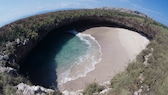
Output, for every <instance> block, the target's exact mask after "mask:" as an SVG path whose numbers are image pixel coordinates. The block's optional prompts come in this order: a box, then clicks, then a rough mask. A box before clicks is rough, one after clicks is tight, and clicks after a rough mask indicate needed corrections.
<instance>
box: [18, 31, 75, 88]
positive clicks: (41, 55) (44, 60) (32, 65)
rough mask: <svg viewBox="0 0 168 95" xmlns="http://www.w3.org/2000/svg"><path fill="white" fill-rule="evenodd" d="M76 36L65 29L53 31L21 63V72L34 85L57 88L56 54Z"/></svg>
mask: <svg viewBox="0 0 168 95" xmlns="http://www.w3.org/2000/svg"><path fill="white" fill-rule="evenodd" d="M72 37H74V35H73V34H71V33H68V32H66V31H65V30H63V29H57V30H53V31H51V32H50V33H49V34H48V35H47V36H46V37H45V38H44V39H43V40H42V41H40V42H39V43H38V45H37V46H36V47H35V48H34V49H33V50H32V51H31V52H30V53H29V55H28V56H27V58H26V60H25V61H24V63H22V64H21V65H20V69H19V73H20V74H22V75H23V76H25V77H28V78H29V80H30V81H31V82H32V83H33V84H34V85H40V86H44V87H47V88H52V89H57V81H56V80H57V72H56V68H57V62H56V60H54V59H55V56H56V55H57V53H59V51H60V50H61V48H62V46H63V45H65V44H66V42H67V41H68V40H69V39H71V38H72Z"/></svg>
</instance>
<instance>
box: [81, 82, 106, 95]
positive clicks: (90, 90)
mask: <svg viewBox="0 0 168 95" xmlns="http://www.w3.org/2000/svg"><path fill="white" fill-rule="evenodd" d="M103 89H104V87H103V86H100V85H98V84H97V83H92V84H90V85H88V87H87V88H86V89H85V90H84V91H83V94H84V95H92V94H93V93H96V92H98V93H99V92H101V91H102V90H103Z"/></svg>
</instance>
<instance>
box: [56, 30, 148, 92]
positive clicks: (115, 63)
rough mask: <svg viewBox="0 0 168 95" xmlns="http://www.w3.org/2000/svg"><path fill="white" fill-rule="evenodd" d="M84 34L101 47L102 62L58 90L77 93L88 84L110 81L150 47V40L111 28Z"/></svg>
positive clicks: (88, 31) (136, 34)
mask: <svg viewBox="0 0 168 95" xmlns="http://www.w3.org/2000/svg"><path fill="white" fill-rule="evenodd" d="M82 33H86V34H90V35H91V36H93V37H94V38H95V39H96V40H97V41H98V43H99V44H100V46H101V51H102V60H101V62H99V63H97V64H96V65H95V69H94V70H93V71H91V72H89V73H87V75H86V77H81V78H78V79H76V80H73V81H69V82H67V83H65V84H63V85H62V86H59V87H58V88H59V89H60V90H61V91H64V90H67V91H76V90H81V89H84V88H85V87H86V86H87V85H88V84H90V83H93V82H97V83H103V82H106V81H110V80H111V79H112V78H113V77H114V76H115V75H116V74H118V73H119V72H121V71H124V69H125V68H126V67H127V66H128V63H130V62H132V61H134V60H135V58H136V55H138V54H139V53H140V52H141V51H142V50H143V49H145V47H146V46H147V45H148V43H149V40H148V39H146V38H145V37H144V36H142V35H140V34H138V33H136V32H134V31H130V30H126V29H121V28H111V27H95V28H90V29H87V30H86V31H83V32H82Z"/></svg>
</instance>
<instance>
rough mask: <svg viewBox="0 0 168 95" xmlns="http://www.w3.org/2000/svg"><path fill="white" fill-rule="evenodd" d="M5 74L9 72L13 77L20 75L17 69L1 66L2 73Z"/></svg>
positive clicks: (0, 71)
mask: <svg viewBox="0 0 168 95" xmlns="http://www.w3.org/2000/svg"><path fill="white" fill-rule="evenodd" d="M3 72H7V73H8V74H10V75H11V76H17V75H18V73H17V70H15V69H13V68H11V67H2V66H0V73H3Z"/></svg>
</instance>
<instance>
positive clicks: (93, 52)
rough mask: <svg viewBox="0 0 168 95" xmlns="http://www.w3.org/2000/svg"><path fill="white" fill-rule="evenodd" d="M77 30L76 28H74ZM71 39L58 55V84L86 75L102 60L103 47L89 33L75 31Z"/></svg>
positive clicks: (56, 58)
mask: <svg viewBox="0 0 168 95" xmlns="http://www.w3.org/2000/svg"><path fill="white" fill-rule="evenodd" d="M74 31H75V30H74ZM73 34H74V35H75V37H73V38H72V39H70V40H69V41H68V42H67V43H66V44H65V45H64V46H63V47H62V49H61V50H60V52H59V53H58V54H57V55H56V57H55V60H56V61H57V63H58V64H57V66H58V68H57V69H56V71H57V74H58V79H57V81H58V84H59V85H61V84H63V83H66V82H68V81H71V80H75V79H77V78H79V77H84V76H86V74H87V73H88V72H90V71H92V70H93V69H94V65H95V64H96V63H98V62H99V61H100V60H101V48H100V45H99V44H98V42H97V41H96V40H95V38H93V37H92V36H91V35H89V34H83V33H78V34H77V33H76V32H73Z"/></svg>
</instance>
